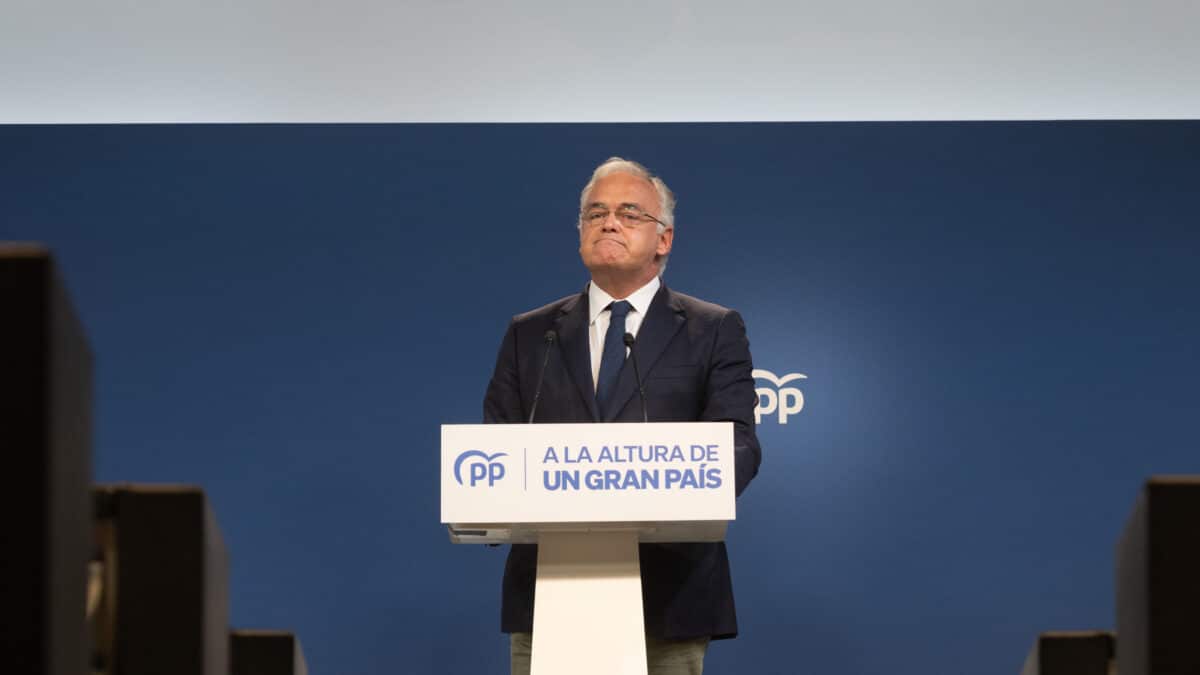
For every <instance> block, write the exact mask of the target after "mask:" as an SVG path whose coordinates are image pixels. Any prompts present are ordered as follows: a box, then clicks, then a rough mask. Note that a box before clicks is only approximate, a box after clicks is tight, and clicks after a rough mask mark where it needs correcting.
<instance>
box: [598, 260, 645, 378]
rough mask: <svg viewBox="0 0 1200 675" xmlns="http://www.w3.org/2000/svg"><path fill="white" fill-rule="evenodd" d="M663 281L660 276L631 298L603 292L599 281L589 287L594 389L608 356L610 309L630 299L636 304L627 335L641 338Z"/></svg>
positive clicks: (631, 303) (627, 319) (629, 316)
mask: <svg viewBox="0 0 1200 675" xmlns="http://www.w3.org/2000/svg"><path fill="white" fill-rule="evenodd" d="M659 286H662V282H661V281H659V280H658V277H654V278H653V279H651V280H650V283H648V284H646V285H645V286H642V287H641V288H639V289H637V290H636V291H634V292H633V294H632V295H630V296H629V297H628V298H614V297H612V296H611V295H609V294H608V293H605V292H604V291H603V289H601V288H600V287H599V286H597V285H596V282H594V281H593V282H592V283H590V284H588V320H589V323H588V344H589V346H590V347H591V352H592V388H593V389H594V388H595V387H596V381H597V380H599V379H600V357H601V356H603V355H604V335H605V333H607V332H608V322H609V321H610V320H611V319H612V310H610V309H609V308H608V306H609V305H610V304H612V302H613V301H614V300H628V301H629V304H630V305H632V309H630V310H629V314H628V315H627V316H626V317H625V332H626V333H631V334H632V335H633V336H634V337H637V334H638V329H639V328H641V327H642V319H644V318H646V310H648V309H650V301H651V300H653V299H654V294H655V293H657V292H658V288H659ZM625 355H626V356H629V348H628V347H626V348H625Z"/></svg>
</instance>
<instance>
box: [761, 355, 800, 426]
mask: <svg viewBox="0 0 1200 675" xmlns="http://www.w3.org/2000/svg"><path fill="white" fill-rule="evenodd" d="M750 374H751V375H752V376H753V377H754V379H756V380H768V381H769V382H771V383H772V384H774V385H775V386H774V387H757V388H756V389H755V390H754V393H756V394H758V403H757V404H756V405H755V406H754V423H755V424H762V418H763V415H770V414H771V413H778V414H779V423H780V424H787V418H788V416H789V415H795V414H796V413H798V412H800V411H801V410H803V409H804V392H802V391H800V390H799V389H797V388H795V387H785V386H783V385H785V384H787V383H788V382H791V381H793V380H807V379H808V376H807V375H804V374H801V373H788V374H787V375H784V376H783V377H776V376H775V373H772V372H771V371H769V370H759V369H757V368H756V369H754V370H753V371H751V372H750Z"/></svg>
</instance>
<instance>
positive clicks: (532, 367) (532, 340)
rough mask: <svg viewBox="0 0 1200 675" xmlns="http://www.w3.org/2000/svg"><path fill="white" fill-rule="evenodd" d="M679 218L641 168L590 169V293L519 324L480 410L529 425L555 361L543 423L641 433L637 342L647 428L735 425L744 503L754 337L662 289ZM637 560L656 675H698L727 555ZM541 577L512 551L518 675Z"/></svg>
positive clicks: (586, 229)
mask: <svg viewBox="0 0 1200 675" xmlns="http://www.w3.org/2000/svg"><path fill="white" fill-rule="evenodd" d="M674 206H675V199H674V196H673V195H672V194H671V191H670V189H668V188H667V186H666V184H665V183H663V181H662V179H660V178H658V177H657V176H654V175H652V174H651V173H650V172H649V171H648V170H646V168H645V167H643V166H642V165H640V164H638V163H636V162H631V161H627V160H624V159H621V158H619V157H614V158H611V159H609V160H608V161H606V162H604V163H603V164H601V165H600V166H599V167H598V168H597V169H596V171H595V172H594V173H593V175H592V179H591V181H589V182H588V184H587V186H586V187H584V189H583V194H582V196H581V200H580V221H579V254H580V256H581V257H582V258H583V263H584V265H585V266H586V267H587V268H588V270H589V271H590V272H591V277H592V279H591V283H589V284H588V287H587V288H586V289H585V290H584V291H583V292H582V293H577V294H575V295H570V296H567V297H565V298H562V299H560V300H556V301H555V302H552V303H550V304H548V305H546V306H544V307H541V308H539V309H535V310H533V311H530V312H526V313H524V314H520V315H518V316H516V317H514V318H513V320H512V322H511V323H510V324H509V326H508V331H507V332H506V333H505V335H504V340H503V342H502V343H501V345H500V353H499V355H498V357H497V359H496V369H495V372H494V373H493V375H492V379H491V382H490V383H489V384H488V390H487V395H486V396H485V398H484V403H483V411H484V421H485V422H488V423H521V422H526V421H528V419H529V415H530V407H531V406H532V404H533V397H534V392H535V390H536V388H537V383H538V378H539V375H540V374H541V372H542V367H541V366H542V360H543V357H544V355H545V354H546V350H547V349H550V360H549V364H548V366H547V368H546V369H545V375H544V379H543V381H542V389H541V397H540V399H539V402H538V407H537V410H536V420H535V421H537V422H635V421H641V420H642V407H641V401H640V397H639V396H637V395H636V391H637V384H636V381H635V377H634V373H633V368H632V367H625V361H626V359H627V353H628V351H629V350H628V348H627V347H626V344H625V342H624V340H623V338H624V335H625V333H630V334H632V335H633V336H634V338H635V342H634V346H633V350H634V351H636V352H637V354H636V356H637V363H638V366H639V368H640V369H641V374H642V378H643V380H644V389H645V394H646V410H647V414H648V416H649V419H650V421H654V422H695V421H731V422H733V423H734V445H735V466H736V476H735V484H736V491H737V494H739V495H740V494H741V493H742V491H743V490H744V489H745V488H746V485H747V484H748V483H749V482H750V480H751V479H752V478H753V477H754V475H755V474H756V473H757V472H758V465H759V461H760V459H761V451H760V450H759V446H758V439H757V437H756V436H755V433H754V406H755V404H756V402H757V400H758V398H757V394H756V393H755V391H754V380H753V377H752V376H751V374H750V373H751V370H752V366H751V362H750V345H749V341H748V340H747V338H746V327H745V324H743V322H742V318H741V317H740V316H739V315H738V314H737V312H734V311H732V310H729V309H726V308H724V307H721V306H718V305H714V304H712V303H708V302H704V301H703V300H698V299H696V298H692V297H690V296H687V295H684V294H682V293H677V292H675V291H672V290H670V289H668V288H667V287H666V286H665V285H663V284H662V282H661V280H660V277H661V275H662V272H663V269H664V267H665V264H666V260H667V256H668V255H669V254H670V252H671V244H672V241H673V240H674V236H675V228H674ZM550 331H553V334H554V336H555V339H554V341H553V342H551V341H549V340H548V338H547V334H548V333H549V332H550ZM639 556H640V559H641V569H642V602H643V611H644V613H645V624H646V638H647V644H646V649H647V661H648V662H649V666H650V673H651V675H656V674H662V675H666V674H667V673H672V674H674V673H696V674H698V673H700V672H701V670H702V668H703V660H704V654H705V651H706V650H707V646H708V642H709V640H710V639H721V638H731V637H734V636H736V635H737V618H736V616H735V614H734V605H733V588H732V585H731V582H730V575H729V559H728V556H727V555H726V552H725V544H724V543H723V542H722V543H716V544H711V543H704V544H642V545H641V546H640V547H639ZM536 574H537V547H536V546H532V545H514V546H513V547H512V549H511V551H510V552H509V555H508V561H507V563H506V565H505V569H504V595H503V600H502V610H501V630H503V631H504V632H506V633H511V634H512V664H513V666H512V667H513V673H514V675H516V673H523V672H528V668H529V648H530V644H531V636H530V632H531V631H532V630H533V591H534V581H535V578H536Z"/></svg>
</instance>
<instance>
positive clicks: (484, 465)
mask: <svg viewBox="0 0 1200 675" xmlns="http://www.w3.org/2000/svg"><path fill="white" fill-rule="evenodd" d="M507 456H508V453H507V452H497V453H496V454H494V455H489V454H487V453H485V452H483V451H481V450H467V451H466V452H464V453H462V454H460V455H459V456H458V457H457V458H456V459H455V460H454V480H456V481H458V484H459V485H462V484H463V475H462V468H463V465H464V464H466V465H467V481H468V482H469V483H470V486H471V487H475V485H476V484H477V483H480V482H482V481H484V480H486V481H487V485H488V487H491V486H493V485H495V484H496V481H498V480H500V479H501V478H504V465H503V464H501V463H500V462H498V461H496V460H498V459H500V458H501V457H507Z"/></svg>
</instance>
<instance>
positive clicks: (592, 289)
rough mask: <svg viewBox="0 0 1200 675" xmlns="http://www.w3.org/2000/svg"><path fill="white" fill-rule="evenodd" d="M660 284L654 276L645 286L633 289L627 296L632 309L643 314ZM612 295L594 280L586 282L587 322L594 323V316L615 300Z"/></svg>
mask: <svg viewBox="0 0 1200 675" xmlns="http://www.w3.org/2000/svg"><path fill="white" fill-rule="evenodd" d="M660 286H662V281H659V279H658V277H657V276H656V277H654V278H653V279H651V280H650V281H649V283H647V284H646V285H645V286H642V287H641V288H639V289H637V290H636V291H634V292H633V293H632V294H630V296H629V297H628V298H625V299H626V300H628V301H629V304H630V305H633V311H635V312H640V313H641V314H645V313H646V310H648V309H650V301H651V300H653V299H654V294H655V293H658V289H659V287H660ZM615 299H616V298H614V297H613V296H611V295H609V294H608V293H605V292H604V289H602V288H600V287H599V286H597V285H596V282H594V281H593V282H591V283H589V284H588V323H589V324H591V323H595V322H596V317H598V316H600V312H603V311H604V310H606V309H608V306H609V304H611V303H612V301H613V300H615Z"/></svg>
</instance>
